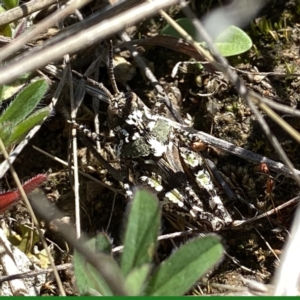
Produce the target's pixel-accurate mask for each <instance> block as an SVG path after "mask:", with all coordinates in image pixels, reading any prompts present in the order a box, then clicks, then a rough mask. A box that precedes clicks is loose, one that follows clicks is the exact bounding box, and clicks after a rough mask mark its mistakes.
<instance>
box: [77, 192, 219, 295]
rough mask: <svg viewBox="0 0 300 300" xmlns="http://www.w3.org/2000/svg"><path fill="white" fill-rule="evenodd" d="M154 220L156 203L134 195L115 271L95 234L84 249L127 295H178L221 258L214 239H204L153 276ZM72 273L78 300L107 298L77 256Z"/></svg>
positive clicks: (105, 287) (98, 279)
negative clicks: (87, 296) (81, 298)
mask: <svg viewBox="0 0 300 300" xmlns="http://www.w3.org/2000/svg"><path fill="white" fill-rule="evenodd" d="M160 217H161V213H160V207H159V204H158V200H157V199H156V197H154V196H153V195H151V194H150V193H149V192H147V191H143V190H140V191H137V193H136V195H135V197H134V199H133V201H132V203H131V209H130V213H129V218H128V223H127V228H126V232H125V237H124V251H123V253H122V255H121V258H120V266H118V265H117V263H116V262H115V261H114V260H113V258H112V256H111V245H110V241H109V239H108V237H107V236H106V235H105V234H99V235H98V236H97V237H96V238H94V239H92V240H90V241H89V242H88V243H87V245H86V246H87V247H89V248H90V249H91V250H93V251H95V255H97V253H99V252H100V253H101V254H102V256H101V257H102V261H105V262H106V264H107V268H109V269H110V270H111V273H112V274H114V276H115V277H116V278H118V284H119V285H123V288H124V289H125V290H126V291H127V293H128V295H134V296H136V295H160V296H180V295H184V294H185V293H186V292H187V291H188V290H189V289H190V288H191V287H192V286H193V285H194V284H195V283H196V281H197V280H198V279H199V278H200V277H201V276H202V275H204V274H205V273H206V272H207V271H208V269H209V268H211V267H213V265H214V264H215V263H216V262H217V261H218V260H219V259H220V258H221V256H222V253H223V246H222V244H221V243H220V239H219V237H218V236H216V235H207V236H205V237H201V238H195V239H192V240H190V241H188V242H187V243H186V244H184V245H183V246H181V247H180V248H179V249H178V250H177V251H176V252H174V253H173V254H172V255H170V257H168V258H167V259H166V260H165V261H164V262H162V263H161V264H160V265H159V266H158V267H156V268H155V269H154V270H153V266H152V258H153V255H154V253H155V251H156V246H157V244H156V241H157V235H158V231H159V226H160ZM103 255H105V257H106V259H103ZM74 268H75V276H76V280H77V286H78V289H79V291H80V293H81V294H90V295H104V296H108V295H113V293H112V291H111V289H110V287H109V285H108V284H107V283H106V282H105V281H104V280H103V278H102V277H101V274H100V273H99V272H97V270H96V269H95V268H94V267H93V266H91V265H90V264H88V263H87V262H86V260H85V258H84V257H83V256H82V255H81V254H79V253H78V252H77V251H75V252H74Z"/></svg>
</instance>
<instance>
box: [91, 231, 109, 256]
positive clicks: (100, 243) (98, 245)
mask: <svg viewBox="0 0 300 300" xmlns="http://www.w3.org/2000/svg"><path fill="white" fill-rule="evenodd" d="M95 249H96V251H97V252H103V253H105V254H112V252H111V241H110V239H109V237H108V235H107V234H106V233H105V232H100V233H99V234H97V236H96V238H95Z"/></svg>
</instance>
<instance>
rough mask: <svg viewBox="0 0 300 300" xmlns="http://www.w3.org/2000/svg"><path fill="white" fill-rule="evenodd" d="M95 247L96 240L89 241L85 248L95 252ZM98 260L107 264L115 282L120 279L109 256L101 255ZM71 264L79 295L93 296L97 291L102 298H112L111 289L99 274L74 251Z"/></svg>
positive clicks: (117, 270)
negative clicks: (72, 263) (72, 264)
mask: <svg viewBox="0 0 300 300" xmlns="http://www.w3.org/2000/svg"><path fill="white" fill-rule="evenodd" d="M95 245H96V239H91V240H90V241H89V242H88V243H87V245H86V246H87V247H88V248H89V249H91V250H92V251H93V252H95ZM95 254H96V255H97V252H95ZM98 255H99V254H98ZM100 259H102V261H103V262H105V263H106V264H107V268H109V269H110V270H111V272H112V274H115V277H116V280H118V278H121V270H120V268H119V267H118V265H117V263H116V262H115V261H114V260H113V259H112V258H111V257H110V256H109V255H106V254H101V258H100ZM73 262H74V271H75V277H76V283H77V287H78V290H79V292H80V294H81V295H82V294H95V291H97V292H99V293H100V294H101V295H103V296H113V293H112V291H111V289H110V288H109V286H108V285H107V283H106V282H105V280H104V279H103V278H102V276H101V275H100V273H99V272H98V271H97V270H96V269H95V268H94V267H93V266H92V265H90V264H89V263H87V262H86V259H85V258H84V257H83V256H82V255H81V254H80V253H78V252H77V251H76V250H75V251H74V257H73ZM120 284H122V282H120Z"/></svg>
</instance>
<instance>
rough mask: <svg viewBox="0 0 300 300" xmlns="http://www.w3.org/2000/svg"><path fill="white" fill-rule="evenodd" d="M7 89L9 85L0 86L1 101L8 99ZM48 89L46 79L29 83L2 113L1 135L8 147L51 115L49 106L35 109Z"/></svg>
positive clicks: (0, 122) (0, 118)
mask: <svg viewBox="0 0 300 300" xmlns="http://www.w3.org/2000/svg"><path fill="white" fill-rule="evenodd" d="M7 89H9V86H1V87H0V102H2V101H4V100H6V96H5V91H6V90H7ZM47 89H48V84H47V83H46V81H45V80H44V79H38V80H36V81H34V82H32V83H30V84H28V85H27V86H26V87H25V88H24V89H23V90H22V91H21V92H20V93H19V94H18V95H17V97H16V98H15V99H14V100H12V102H11V104H10V105H9V106H8V107H7V109H5V110H4V112H3V113H2V114H1V116H0V137H1V139H2V141H3V143H4V145H5V146H6V147H8V146H11V145H13V144H16V143H18V142H20V140H21V139H22V138H23V137H24V135H26V133H27V132H28V131H29V130H30V129H32V128H33V127H34V126H35V125H37V124H39V123H41V122H42V120H43V119H44V118H45V117H46V116H48V115H49V113H50V108H49V107H48V106H47V107H44V108H41V109H38V110H35V109H36V107H37V105H38V104H39V102H40V100H41V99H42V97H43V96H44V94H45V93H46V91H47ZM34 110H35V112H33V111H34Z"/></svg>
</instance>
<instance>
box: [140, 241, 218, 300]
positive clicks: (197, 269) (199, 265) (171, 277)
mask: <svg viewBox="0 0 300 300" xmlns="http://www.w3.org/2000/svg"><path fill="white" fill-rule="evenodd" d="M222 254H223V246H222V244H221V242H220V238H219V237H218V236H216V235H208V236H205V237H201V238H196V239H194V240H190V241H189V242H187V243H186V244H185V245H183V246H182V247H180V248H179V249H178V251H177V252H175V253H173V254H172V255H171V256H170V257H169V258H168V259H166V260H165V261H164V262H163V263H162V264H161V265H160V266H159V267H158V269H157V271H156V272H155V273H154V274H153V276H152V278H151V279H150V281H149V285H148V287H147V289H146V294H147V295H156V296H158V295H159V296H182V295H184V294H185V293H186V292H187V291H188V290H189V289H190V288H191V287H192V286H193V285H194V284H195V283H196V281H197V280H198V279H199V278H200V277H201V276H203V275H204V274H205V273H206V272H207V271H208V269H209V268H211V267H213V265H214V264H215V263H216V262H217V261H218V260H219V259H220V258H221V256H222Z"/></svg>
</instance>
